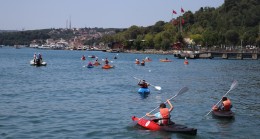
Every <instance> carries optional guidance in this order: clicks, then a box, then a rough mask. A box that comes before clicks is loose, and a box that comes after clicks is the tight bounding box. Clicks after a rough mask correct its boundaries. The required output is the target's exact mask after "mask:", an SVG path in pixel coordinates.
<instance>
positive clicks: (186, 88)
mask: <svg viewBox="0 0 260 139" xmlns="http://www.w3.org/2000/svg"><path fill="white" fill-rule="evenodd" d="M188 90H189V88H188V87H183V88H182V89H181V90H180V91H179V93H178V94H177V95H180V94H183V93H185V92H187V91H188Z"/></svg>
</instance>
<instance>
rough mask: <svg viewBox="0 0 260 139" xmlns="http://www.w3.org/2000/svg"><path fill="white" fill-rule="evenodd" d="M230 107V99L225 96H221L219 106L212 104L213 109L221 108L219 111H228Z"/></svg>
mask: <svg viewBox="0 0 260 139" xmlns="http://www.w3.org/2000/svg"><path fill="white" fill-rule="evenodd" d="M231 108H232V103H231V101H230V99H228V98H227V97H223V98H222V104H221V105H220V106H216V105H214V106H213V110H215V111H216V110H221V111H230V110H231Z"/></svg>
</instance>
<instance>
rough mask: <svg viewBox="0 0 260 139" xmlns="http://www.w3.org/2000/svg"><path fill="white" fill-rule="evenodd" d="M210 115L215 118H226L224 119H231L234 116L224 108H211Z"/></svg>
mask: <svg viewBox="0 0 260 139" xmlns="http://www.w3.org/2000/svg"><path fill="white" fill-rule="evenodd" d="M212 116H213V117H215V118H226V119H232V118H234V116H235V114H234V113H233V112H232V111H231V110H230V111H224V110H213V111H212Z"/></svg>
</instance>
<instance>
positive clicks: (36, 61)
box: [30, 59, 47, 66]
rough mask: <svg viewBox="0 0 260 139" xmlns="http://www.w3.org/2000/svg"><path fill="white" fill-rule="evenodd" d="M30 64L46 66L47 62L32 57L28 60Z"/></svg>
mask: <svg viewBox="0 0 260 139" xmlns="http://www.w3.org/2000/svg"><path fill="white" fill-rule="evenodd" d="M30 65H32V66H46V65H47V62H44V61H42V60H40V59H36V60H34V59H33V60H31V61H30Z"/></svg>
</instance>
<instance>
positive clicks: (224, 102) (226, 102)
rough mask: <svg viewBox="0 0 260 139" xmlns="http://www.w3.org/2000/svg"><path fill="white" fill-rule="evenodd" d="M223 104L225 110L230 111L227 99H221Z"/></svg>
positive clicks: (229, 102) (229, 103)
mask: <svg viewBox="0 0 260 139" xmlns="http://www.w3.org/2000/svg"><path fill="white" fill-rule="evenodd" d="M223 106H224V109H225V110H226V111H230V108H231V101H230V100H229V99H227V100H226V101H223Z"/></svg>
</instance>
